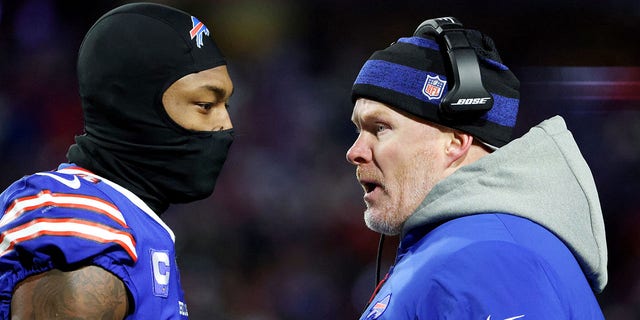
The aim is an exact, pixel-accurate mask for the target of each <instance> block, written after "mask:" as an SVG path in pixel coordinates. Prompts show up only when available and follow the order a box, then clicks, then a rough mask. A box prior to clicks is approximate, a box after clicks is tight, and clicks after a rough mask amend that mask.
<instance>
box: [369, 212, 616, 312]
mask: <svg viewBox="0 0 640 320" xmlns="http://www.w3.org/2000/svg"><path fill="white" fill-rule="evenodd" d="M427 232H428V228H427V227H424V228H418V229H414V230H413V231H411V232H409V233H408V234H407V235H406V236H405V237H404V238H403V239H402V242H401V244H400V248H399V250H398V256H397V259H396V262H395V264H394V266H393V267H392V269H391V270H390V271H389V274H388V275H387V277H388V278H387V280H386V281H385V283H384V285H383V286H382V287H381V289H380V291H379V292H378V293H377V294H376V296H375V297H374V299H373V300H372V302H371V304H370V305H369V307H368V308H367V310H366V312H365V313H364V314H363V315H362V317H361V318H360V319H362V320H365V319H367V320H369V319H393V320H401V319H411V320H416V319H479V320H486V319H492V320H502V319H523V320H526V319H576V320H578V319H580V320H587V319H603V318H604V317H603V315H602V312H601V311H600V307H599V306H598V302H597V301H596V299H595V296H594V294H593V291H592V290H591V287H590V286H589V283H588V281H587V279H586V278H585V276H584V274H583V272H582V270H581V269H580V266H579V265H578V263H577V262H576V259H575V258H574V257H573V255H572V254H571V252H570V251H569V250H568V249H567V247H566V246H565V245H564V244H563V243H562V241H560V240H559V239H558V238H557V237H556V236H555V235H553V234H552V233H551V232H549V231H548V230H547V229H545V228H543V227H541V226H540V225H538V224H536V223H533V222H531V221H529V220H527V219H524V218H520V217H516V216H513V215H508V214H478V215H471V216H466V217H462V218H458V219H454V220H451V221H448V222H446V223H444V224H442V225H440V226H438V227H437V228H436V229H434V230H433V231H430V232H428V233H427Z"/></svg>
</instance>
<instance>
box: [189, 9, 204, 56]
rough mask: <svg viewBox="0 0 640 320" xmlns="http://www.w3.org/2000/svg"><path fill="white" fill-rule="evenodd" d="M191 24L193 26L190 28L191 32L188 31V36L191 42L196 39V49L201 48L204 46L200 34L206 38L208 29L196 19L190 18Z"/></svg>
mask: <svg viewBox="0 0 640 320" xmlns="http://www.w3.org/2000/svg"><path fill="white" fill-rule="evenodd" d="M191 23H192V24H193V27H192V28H191V31H189V35H190V36H191V39H192V40H193V38H196V46H197V47H198V48H202V46H203V45H204V43H203V42H202V34H204V35H207V36H208V35H209V29H207V27H206V26H205V25H204V23H202V22H200V20H198V19H196V17H194V16H191Z"/></svg>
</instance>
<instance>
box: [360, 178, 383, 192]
mask: <svg viewBox="0 0 640 320" xmlns="http://www.w3.org/2000/svg"><path fill="white" fill-rule="evenodd" d="M360 184H362V188H363V189H364V192H365V193H371V192H373V191H374V190H376V188H378V187H380V184H379V183H377V182H374V181H361V182H360Z"/></svg>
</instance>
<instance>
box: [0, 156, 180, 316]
mask: <svg viewBox="0 0 640 320" xmlns="http://www.w3.org/2000/svg"><path fill="white" fill-rule="evenodd" d="M0 216H1V218H0V319H9V315H10V306H11V296H12V293H13V290H14V288H15V286H16V285H17V284H18V283H19V282H20V281H22V280H24V279H25V278H27V277H29V276H32V275H35V274H39V273H42V272H45V271H48V270H51V269H54V268H55V269H69V268H73V267H77V266H84V265H95V266H99V267H101V268H103V269H105V270H108V271H110V272H111V273H113V274H114V275H116V276H117V277H118V278H120V279H121V280H122V282H123V283H124V284H125V286H126V287H127V289H128V291H129V292H130V294H131V297H132V298H133V305H132V306H131V315H129V316H128V317H127V318H126V319H187V318H188V313H187V307H186V304H185V302H184V293H183V291H182V287H181V285H180V277H179V274H178V268H177V265H176V258H175V245H174V241H175V237H174V235H173V232H172V231H171V229H169V228H168V227H167V226H166V225H165V224H164V223H163V222H162V221H161V220H160V219H159V218H158V216H157V215H156V214H155V213H154V212H153V211H152V210H151V209H150V208H149V207H148V206H147V205H146V204H145V203H144V202H143V201H142V200H140V198H138V197H137V196H135V195H134V194H132V193H131V192H130V191H128V190H126V189H124V188H122V187H121V186H119V185H117V184H115V183H113V182H111V181H108V180H106V179H104V178H101V177H99V176H97V175H95V174H93V173H91V172H89V171H87V170H84V169H82V168H79V167H75V166H72V165H69V164H63V165H61V166H60V167H59V168H58V170H57V171H50V172H40V173H36V174H34V175H30V176H26V177H24V178H22V179H20V180H18V181H16V182H15V183H13V184H12V185H11V186H10V187H9V188H7V189H6V190H5V191H4V192H3V193H2V194H0Z"/></svg>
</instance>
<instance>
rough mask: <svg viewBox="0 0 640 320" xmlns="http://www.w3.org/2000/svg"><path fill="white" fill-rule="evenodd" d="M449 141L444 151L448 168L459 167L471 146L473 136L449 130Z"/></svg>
mask: <svg viewBox="0 0 640 320" xmlns="http://www.w3.org/2000/svg"><path fill="white" fill-rule="evenodd" d="M449 138H450V139H449V141H448V142H447V146H446V149H445V153H446V155H447V159H448V160H449V166H455V167H457V166H459V165H460V164H462V163H463V162H464V159H465V157H466V156H467V153H468V152H469V149H470V148H471V145H472V144H473V136H471V135H470V134H468V133H464V132H462V131H458V130H451V132H450V135H449Z"/></svg>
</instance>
